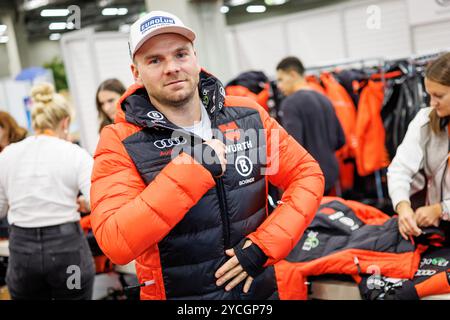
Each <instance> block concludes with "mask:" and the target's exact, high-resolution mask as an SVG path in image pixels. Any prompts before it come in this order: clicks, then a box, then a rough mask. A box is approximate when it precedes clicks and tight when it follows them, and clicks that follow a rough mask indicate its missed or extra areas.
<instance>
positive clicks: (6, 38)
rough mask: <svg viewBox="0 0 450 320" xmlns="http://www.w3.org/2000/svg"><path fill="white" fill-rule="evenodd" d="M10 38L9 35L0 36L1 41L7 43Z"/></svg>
mask: <svg viewBox="0 0 450 320" xmlns="http://www.w3.org/2000/svg"><path fill="white" fill-rule="evenodd" d="M8 39H9V38H8V37H7V36H3V37H0V43H7V42H8Z"/></svg>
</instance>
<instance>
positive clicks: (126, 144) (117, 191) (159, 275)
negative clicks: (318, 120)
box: [91, 71, 324, 299]
mask: <svg viewBox="0 0 450 320" xmlns="http://www.w3.org/2000/svg"><path fill="white" fill-rule="evenodd" d="M199 92H200V93H202V94H203V93H205V94H207V97H208V98H207V99H202V101H208V104H207V105H205V108H206V110H207V112H208V115H209V116H210V119H211V123H212V129H218V128H219V126H221V125H223V124H228V123H231V122H234V123H235V125H236V126H237V127H238V128H240V129H242V130H244V131H245V130H248V129H253V130H262V131H264V132H266V133H265V135H262V136H261V137H260V138H257V139H253V140H252V141H251V142H248V141H245V140H243V139H244V138H245V137H243V136H242V137H240V139H241V140H238V141H235V140H231V141H228V142H227V144H236V148H234V147H229V148H228V150H227V151H228V154H227V159H228V156H230V157H231V156H233V157H234V159H235V160H236V161H234V162H232V163H230V162H229V163H228V165H227V170H226V172H225V174H224V175H223V176H221V177H220V178H214V177H213V176H212V174H211V173H210V171H208V170H207V169H206V168H205V166H204V165H203V164H201V163H199V162H197V161H194V159H193V157H192V156H191V155H190V154H189V153H186V152H181V153H179V154H178V152H170V151H172V150H175V147H174V146H175V145H182V148H185V147H186V148H187V147H191V145H195V144H196V143H202V142H203V141H202V140H201V138H200V137H198V136H194V135H193V134H191V133H187V132H186V131H183V130H182V129H181V128H179V127H178V126H176V125H174V124H172V123H170V122H169V121H168V120H167V119H166V118H164V122H161V121H154V120H155V119H154V118H160V116H159V115H158V113H156V112H157V111H156V109H155V108H154V107H153V105H152V104H151V102H150V99H149V97H148V95H147V92H146V91H145V88H143V87H140V86H138V85H133V86H131V87H130V88H129V89H128V90H127V92H126V93H125V94H124V95H123V96H122V98H121V100H120V104H119V106H120V107H121V109H120V110H119V112H118V116H117V119H116V123H115V124H113V125H110V126H107V127H105V128H104V129H103V131H102V133H101V137H100V141H99V144H98V147H97V150H96V153H95V162H94V170H93V175H92V188H91V203H92V214H91V216H92V227H93V231H94V234H95V236H96V239H97V242H98V243H99V245H100V247H101V248H102V250H103V251H104V252H105V254H106V255H107V256H108V257H109V258H110V259H111V260H112V261H113V262H114V263H117V264H127V263H129V262H130V261H132V260H136V271H137V275H138V278H139V281H140V283H145V282H146V281H154V282H151V283H153V284H152V285H148V286H145V287H142V288H141V298H143V299H267V298H277V297H278V290H279V288H280V286H284V287H286V286H290V285H291V283H290V282H289V281H288V279H286V280H285V281H282V282H281V283H280V282H279V281H278V282H277V279H278V280H279V279H282V275H281V274H277V275H276V276H275V271H274V267H273V266H274V265H275V264H276V263H278V262H279V261H280V260H282V259H283V258H285V257H286V256H287V255H288V254H289V252H290V251H291V250H292V247H293V246H294V245H295V244H296V243H297V241H298V240H299V239H300V237H301V235H302V233H303V231H304V230H305V228H306V227H307V225H308V224H309V223H310V221H311V220H312V218H313V216H314V213H315V212H316V209H317V208H318V206H319V201H320V198H321V195H322V193H323V185H324V181H323V175H322V172H321V171H320V168H319V166H318V164H317V162H316V161H315V160H314V159H313V158H312V157H311V156H310V155H309V154H308V153H307V152H306V151H305V150H304V149H303V148H302V147H301V146H300V145H299V144H298V143H297V142H296V141H295V140H293V139H292V138H291V137H290V136H289V135H288V134H287V133H286V131H284V129H283V128H281V127H280V126H279V125H278V123H276V121H275V120H273V119H272V118H270V117H269V116H268V114H267V113H266V112H265V111H264V110H263V109H262V108H261V107H260V106H259V105H257V104H256V103H255V102H253V101H251V100H250V99H247V98H241V97H228V96H227V97H224V96H222V94H221V92H223V88H222V85H221V83H220V82H219V81H218V80H217V79H215V78H214V77H213V76H211V75H209V74H207V73H206V72H204V71H202V72H201V73H200V83H199ZM273 130H279V132H280V133H279V137H280V141H279V146H277V150H276V151H273V152H274V153H275V152H276V153H277V155H278V156H279V163H280V165H279V167H280V168H279V170H278V171H277V173H276V174H274V175H272V176H264V175H262V174H261V172H263V171H264V170H262V169H263V167H264V166H268V165H266V164H264V163H262V161H259V160H258V159H259V158H256V160H255V159H253V157H252V156H251V152H256V151H257V153H258V154H262V155H263V157H270V155H271V154H272V148H273V146H272V143H271V132H272V131H273ZM178 133H180V135H178ZM183 134H188V135H190V138H193V139H186V141H187V142H186V141H185V140H184V139H178V138H174V136H182V135H183ZM224 143H225V141H224ZM238 145H239V146H240V147H238ZM172 147H174V148H173V149H172V150H166V149H164V148H172ZM177 149H178V148H177ZM238 149H240V150H238ZM166 151H169V152H166ZM175 153H177V154H175ZM239 157H240V158H239ZM178 160H182V161H178ZM269 166H270V164H269ZM268 181H270V182H271V183H272V184H274V185H276V186H278V187H280V188H283V189H284V190H285V195H286V196H285V197H284V198H283V202H284V203H283V204H282V205H280V206H279V207H278V208H277V209H276V210H275V211H273V212H272V213H271V215H270V216H269V217H267V208H266V202H267V201H266V199H267V191H266V190H267V183H268ZM245 238H248V239H250V240H251V241H252V242H253V243H254V244H255V245H257V246H258V247H259V248H260V249H261V250H262V251H263V252H264V254H265V255H266V256H267V258H268V259H267V262H266V264H265V267H266V268H265V269H264V271H263V272H262V273H261V274H259V275H258V276H257V277H255V279H254V281H253V283H252V285H251V287H250V290H249V292H248V293H243V290H242V288H243V283H241V284H240V285H238V286H236V287H235V288H234V289H232V290H230V291H225V289H224V286H217V285H216V278H215V275H214V274H215V272H216V271H217V270H218V269H219V268H220V267H221V266H222V265H223V264H224V263H225V262H226V261H227V260H228V259H229V257H228V256H227V255H226V254H225V250H227V249H229V248H233V247H234V246H236V245H237V244H238V243H240V242H241V241H242V240H243V239H245ZM292 285H295V284H292Z"/></svg>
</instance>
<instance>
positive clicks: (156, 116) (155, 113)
mask: <svg viewBox="0 0 450 320" xmlns="http://www.w3.org/2000/svg"><path fill="white" fill-rule="evenodd" d="M147 117H149V118H150V119H153V120H162V119H164V116H163V115H162V113H161V112H158V111H150V112H149V113H147Z"/></svg>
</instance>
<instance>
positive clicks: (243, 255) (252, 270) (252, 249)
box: [233, 239, 267, 278]
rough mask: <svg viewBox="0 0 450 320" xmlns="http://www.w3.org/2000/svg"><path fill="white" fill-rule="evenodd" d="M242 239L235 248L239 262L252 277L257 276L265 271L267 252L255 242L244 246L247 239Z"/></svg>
mask: <svg viewBox="0 0 450 320" xmlns="http://www.w3.org/2000/svg"><path fill="white" fill-rule="evenodd" d="M246 240H248V239H244V240H242V241H241V242H240V243H238V244H237V245H236V246H235V247H234V248H233V249H234V253H235V254H236V257H237V259H238V261H239V264H240V265H241V266H242V268H243V269H244V271H245V272H247V273H248V274H249V275H250V276H251V277H253V278H256V277H257V276H258V275H260V274H261V273H262V272H263V271H264V269H265V268H264V267H263V266H264V264H265V263H266V261H267V256H266V254H265V253H264V252H263V251H262V250H261V249H260V248H259V247H258V246H257V245H256V244H254V243H252V244H251V245H250V246H248V247H247V248H244V249H243V248H242V246H243V245H244V243H245V241H246Z"/></svg>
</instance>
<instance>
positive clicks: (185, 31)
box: [132, 26, 195, 57]
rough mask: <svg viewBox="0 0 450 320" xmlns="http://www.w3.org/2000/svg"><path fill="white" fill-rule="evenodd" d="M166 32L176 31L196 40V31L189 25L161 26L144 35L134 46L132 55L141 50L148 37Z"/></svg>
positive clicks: (191, 39)
mask: <svg viewBox="0 0 450 320" xmlns="http://www.w3.org/2000/svg"><path fill="white" fill-rule="evenodd" d="M164 33H176V34H179V35H181V36H183V37H185V38H187V39H188V40H189V41H191V42H193V41H194V40H195V33H194V31H192V30H191V29H189V28H187V27H180V26H167V27H161V28H158V29H157V30H156V31H153V32H149V33H148V34H146V35H145V37H143V38H142V39H141V40H140V41H139V42H138V44H137V45H136V47H135V48H134V51H133V53H132V57H134V55H135V54H136V52H137V51H138V50H139V48H140V47H142V45H143V44H144V43H145V41H147V40H148V39H150V38H152V37H154V36H157V35H160V34H164Z"/></svg>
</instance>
